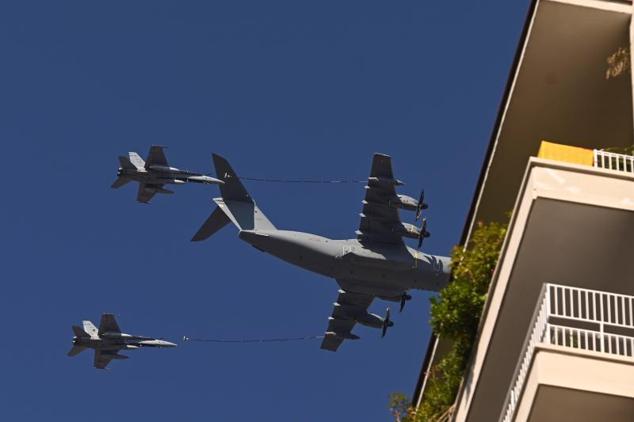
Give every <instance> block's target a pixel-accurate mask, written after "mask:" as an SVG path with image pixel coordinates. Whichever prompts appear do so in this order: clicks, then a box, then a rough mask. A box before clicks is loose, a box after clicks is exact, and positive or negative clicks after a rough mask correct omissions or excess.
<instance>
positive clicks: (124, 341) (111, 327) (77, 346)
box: [68, 314, 176, 369]
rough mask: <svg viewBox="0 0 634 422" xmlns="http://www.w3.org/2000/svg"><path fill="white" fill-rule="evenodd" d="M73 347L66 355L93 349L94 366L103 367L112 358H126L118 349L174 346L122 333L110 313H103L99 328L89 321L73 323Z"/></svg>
mask: <svg viewBox="0 0 634 422" xmlns="http://www.w3.org/2000/svg"><path fill="white" fill-rule="evenodd" d="M73 332H74V333H75V336H74V337H73V348H72V349H70V351H69V352H68V356H71V357H72V356H76V355H78V354H80V353H81V352H83V351H84V350H86V349H94V350H95V362H94V365H95V368H99V369H104V368H105V367H106V366H107V365H108V364H109V363H110V361H111V360H112V359H127V358H128V357H127V356H125V355H120V354H119V353H118V352H119V351H120V350H134V349H140V348H142V347H176V344H174V343H170V342H169V341H165V340H159V339H155V338H152V337H143V336H133V335H130V334H124V333H122V332H121V330H120V329H119V325H118V324H117V321H116V320H115V318H114V315H112V314H103V315H102V316H101V321H100V322H99V329H97V327H95V325H94V324H93V323H92V322H91V321H82V327H79V326H77V325H73Z"/></svg>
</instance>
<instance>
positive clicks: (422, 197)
mask: <svg viewBox="0 0 634 422" xmlns="http://www.w3.org/2000/svg"><path fill="white" fill-rule="evenodd" d="M427 208H428V205H427V204H426V203H425V189H422V190H421V191H420V196H419V197H418V204H417V205H416V221H418V219H419V218H420V216H421V215H422V213H423V210H426V209H427Z"/></svg>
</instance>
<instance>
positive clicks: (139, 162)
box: [128, 152, 145, 170]
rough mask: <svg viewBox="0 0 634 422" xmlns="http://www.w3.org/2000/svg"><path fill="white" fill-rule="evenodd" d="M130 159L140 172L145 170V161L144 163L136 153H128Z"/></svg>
mask: <svg viewBox="0 0 634 422" xmlns="http://www.w3.org/2000/svg"><path fill="white" fill-rule="evenodd" d="M128 159H129V160H130V162H131V163H132V165H133V166H134V167H136V168H137V169H138V170H140V169H142V168H145V161H143V158H141V156H140V155H139V154H137V153H136V152H128Z"/></svg>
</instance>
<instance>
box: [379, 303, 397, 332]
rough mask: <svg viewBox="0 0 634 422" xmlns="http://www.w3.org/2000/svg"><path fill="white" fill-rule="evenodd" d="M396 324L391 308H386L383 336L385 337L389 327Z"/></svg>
mask: <svg viewBox="0 0 634 422" xmlns="http://www.w3.org/2000/svg"><path fill="white" fill-rule="evenodd" d="M392 325H394V323H393V322H392V320H391V319H390V308H387V309H386V310H385V318H384V319H383V327H382V331H381V338H383V337H385V333H387V329H388V328H389V327H391V326H392Z"/></svg>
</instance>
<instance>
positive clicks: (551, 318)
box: [500, 283, 634, 422]
mask: <svg viewBox="0 0 634 422" xmlns="http://www.w3.org/2000/svg"><path fill="white" fill-rule="evenodd" d="M529 327H530V331H529V333H528V335H527V336H526V339H525V340H524V345H523V348H522V350H523V353H522V355H521V358H520V361H519V362H518V364H517V367H516V368H515V373H514V375H513V378H512V384H511V387H510V390H509V392H508V393H507V396H506V400H505V402H504V406H503V408H502V414H501V415H500V421H503V422H510V421H512V420H513V418H514V417H515V411H516V410H517V405H518V402H519V399H520V395H521V394H522V390H523V388H524V383H525V381H526V377H527V376H528V372H529V370H530V367H531V364H532V359H533V354H534V352H535V348H536V346H537V345H538V344H549V345H554V346H561V347H569V348H574V349H581V350H588V351H592V352H599V353H607V354H611V355H618V356H625V357H630V358H634V296H626V295H621V294H616V293H608V292H601V291H598V290H589V289H582V288H578V287H570V286H561V285H557V284H550V283H547V284H544V285H543V286H542V290H541V293H540V295H539V302H538V305H537V307H536V309H535V313H534V314H533V318H532V320H531V324H530V325H529Z"/></svg>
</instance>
